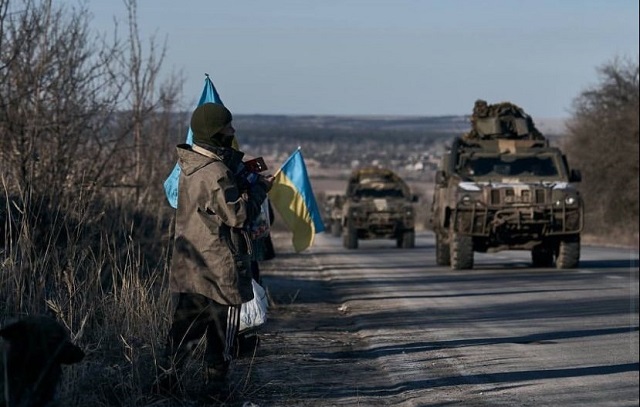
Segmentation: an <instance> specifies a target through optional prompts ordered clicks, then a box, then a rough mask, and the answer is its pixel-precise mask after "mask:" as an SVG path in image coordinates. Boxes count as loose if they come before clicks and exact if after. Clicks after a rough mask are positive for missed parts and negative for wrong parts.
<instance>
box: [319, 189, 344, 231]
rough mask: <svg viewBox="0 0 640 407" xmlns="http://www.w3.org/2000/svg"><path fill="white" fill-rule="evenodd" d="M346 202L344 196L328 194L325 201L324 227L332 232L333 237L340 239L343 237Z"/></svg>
mask: <svg viewBox="0 0 640 407" xmlns="http://www.w3.org/2000/svg"><path fill="white" fill-rule="evenodd" d="M343 202H344V194H341V193H335V192H334V193H328V194H327V195H326V196H325V200H324V205H323V209H324V213H323V219H324V226H325V229H326V230H329V231H331V235H333V236H335V237H339V236H341V235H342V204H343Z"/></svg>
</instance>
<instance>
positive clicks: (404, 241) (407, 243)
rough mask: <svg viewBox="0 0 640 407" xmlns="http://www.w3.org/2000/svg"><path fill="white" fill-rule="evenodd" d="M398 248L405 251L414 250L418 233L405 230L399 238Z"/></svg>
mask: <svg viewBox="0 0 640 407" xmlns="http://www.w3.org/2000/svg"><path fill="white" fill-rule="evenodd" d="M398 247H401V248H403V249H413V248H414V247H416V232H415V231H413V230H405V231H404V232H402V234H401V235H400V237H399V238H398Z"/></svg>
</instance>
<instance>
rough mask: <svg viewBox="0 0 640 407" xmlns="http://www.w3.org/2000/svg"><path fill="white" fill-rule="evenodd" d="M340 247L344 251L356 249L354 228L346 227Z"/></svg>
mask: <svg viewBox="0 0 640 407" xmlns="http://www.w3.org/2000/svg"><path fill="white" fill-rule="evenodd" d="M342 245H343V246H344V247H345V249H357V248H358V231H357V230H356V229H355V228H352V227H350V226H348V227H347V230H346V233H344V234H343V235H342Z"/></svg>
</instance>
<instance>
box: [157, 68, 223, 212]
mask: <svg viewBox="0 0 640 407" xmlns="http://www.w3.org/2000/svg"><path fill="white" fill-rule="evenodd" d="M204 76H205V78H204V88H203V89H202V95H200V101H199V102H198V106H200V105H203V104H205V103H219V104H221V105H222V104H224V103H222V99H220V95H219V94H218V91H217V90H216V88H215V86H213V82H211V79H210V78H209V74H207V73H206V74H204ZM234 141H235V140H234ZM186 143H187V144H191V145H193V132H192V131H191V126H189V131H188V132H187V141H186ZM179 180H180V166H179V165H178V164H176V165H175V166H174V167H173V171H171V174H169V177H168V178H167V179H166V180H165V181H164V193H165V195H166V196H167V200H168V201H169V205H171V206H172V207H173V208H177V207H178V181H179Z"/></svg>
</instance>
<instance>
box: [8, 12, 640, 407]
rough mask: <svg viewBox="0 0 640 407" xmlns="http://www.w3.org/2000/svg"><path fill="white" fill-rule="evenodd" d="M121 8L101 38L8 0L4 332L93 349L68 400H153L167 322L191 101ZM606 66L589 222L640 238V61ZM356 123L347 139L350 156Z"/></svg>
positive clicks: (69, 18)
mask: <svg viewBox="0 0 640 407" xmlns="http://www.w3.org/2000/svg"><path fill="white" fill-rule="evenodd" d="M123 3H124V7H126V8H127V10H128V11H129V20H127V21H125V22H124V23H123V26H122V27H118V29H117V30H116V31H114V33H108V34H105V35H98V34H96V33H94V32H92V31H91V30H90V28H89V27H90V21H91V16H90V15H89V14H88V13H87V11H86V10H85V9H83V8H82V7H80V6H75V7H71V6H68V5H65V4H66V3H60V2H53V1H50V0H0V162H1V166H0V182H1V184H0V192H1V197H0V325H4V324H5V323H6V322H8V321H10V320H13V319H16V318H19V317H21V316H24V315H28V314H35V313H50V314H55V316H56V317H57V318H58V319H59V320H60V321H62V322H63V323H64V324H65V325H66V326H67V327H68V328H69V330H70V332H71V334H72V339H73V341H74V342H76V343H77V344H79V345H80V346H81V347H82V348H83V349H84V350H85V351H86V353H87V355H88V356H87V358H86V359H85V361H83V363H81V364H78V365H74V366H69V367H66V368H65V371H66V372H67V373H68V374H66V375H65V382H64V383H63V387H62V394H61V396H62V398H63V399H64V401H65V402H64V403H63V404H64V405H68V406H73V405H78V406H86V405H95V406H101V405H147V404H151V401H150V400H151V399H150V398H149V397H150V395H149V391H148V389H149V386H150V385H151V382H152V381H153V379H154V376H155V370H154V360H155V358H156V357H157V355H159V354H160V352H162V348H163V346H164V344H163V341H164V337H165V333H166V330H167V329H168V324H169V318H170V311H169V310H170V298H169V294H168V290H167V284H166V280H167V272H168V268H167V264H168V262H167V260H168V258H169V257H170V255H171V253H170V242H171V232H172V230H171V224H172V216H173V210H171V208H170V207H169V206H168V204H167V203H166V200H165V197H164V190H163V189H162V184H163V182H164V179H165V178H166V176H167V175H168V174H169V172H170V171H171V168H172V167H173V165H174V163H175V155H174V151H175V150H174V145H175V144H177V143H178V142H180V141H182V139H183V138H184V136H185V134H186V127H185V123H187V122H188V110H189V109H190V108H191V106H188V107H184V106H180V105H179V104H178V103H177V101H178V100H180V99H181V98H180V93H181V77H180V75H179V74H174V75H172V76H171V77H170V78H169V79H164V80H162V81H161V80H160V71H161V68H162V64H163V59H164V53H165V50H166V48H165V46H164V45H163V44H162V43H159V42H158V41H157V40H156V39H155V38H152V39H151V40H150V41H149V42H148V43H142V42H141V40H140V38H139V35H138V30H137V19H136V0H125V1H124V2H123ZM61 4H62V5H61ZM120 32H124V33H125V35H124V36H123V37H122V36H119V33H120ZM602 73H603V77H602V81H601V83H599V84H598V85H596V86H595V87H593V88H592V89H591V88H590V89H588V90H586V91H585V92H584V93H583V94H581V95H580V96H579V97H578V98H577V102H576V110H575V114H574V117H573V122H572V125H571V128H570V135H569V136H570V138H569V139H568V140H569V141H570V142H569V147H570V151H571V155H570V160H571V162H572V164H573V166H574V167H576V168H580V169H582V172H583V178H584V182H583V190H584V194H585V198H586V200H587V208H588V211H589V212H588V223H587V224H588V227H589V228H590V230H591V231H592V232H597V233H599V234H602V235H603V236H605V235H610V236H614V235H615V236H629V237H630V238H632V239H633V238H635V239H636V241H637V234H638V62H637V61H635V62H628V61H627V62H624V63H621V62H617V61H616V62H614V63H611V64H607V65H605V67H604V68H603V69H602ZM163 78H166V76H163ZM464 103H466V104H469V101H466V102H464ZM518 103H524V102H522V101H519V102H518ZM365 131H366V132H370V131H371V130H369V129H367V130H363V131H362V132H361V133H360V136H361V137H367V135H366V134H367V133H365ZM245 132H246V134H247V135H248V138H247V142H249V141H251V148H252V149H253V151H259V150H260V149H261V148H263V147H261V146H260V145H257V144H256V142H254V141H253V140H257V139H259V137H255V138H253V139H252V138H251V128H250V126H249V127H247V128H246V130H245ZM354 132H355V133H356V134H357V133H358V131H357V130H351V131H350V132H349V138H348V139H349V140H352V141H351V142H349V141H345V142H344V143H343V142H342V141H340V142H339V143H337V144H338V145H344V146H345V147H344V148H345V149H346V150H349V151H351V149H353V148H354V147H353V146H354V145H355V144H353V140H358V136H354V135H353V133H354ZM256 134H258V133H256ZM335 134H337V135H339V134H342V133H339V132H337V133H335ZM323 137H324V138H323ZM336 137H337V136H336ZM309 138H310V139H312V138H318V136H317V134H314V135H313V136H311V135H310V136H309ZM320 138H323V139H324V140H330V142H331V143H334V144H336V143H335V138H334V137H327V134H326V131H323V132H322V135H321V136H320ZM385 139H386V138H385ZM328 142H329V141H328ZM375 142H376V143H378V144H376V148H379V146H380V145H382V144H381V143H383V141H382V139H376V141H375ZM264 148H267V147H266V146H265V147H264ZM394 148H395V149H400V147H397V146H396V147H394ZM311 151H312V154H310V155H307V157H308V158H313V150H311ZM335 154H336V155H339V154H340V151H338V150H336V151H335ZM318 156H319V157H320V154H319V155H318ZM319 159H320V158H319ZM618 240H619V239H618ZM154 405H160V404H157V402H156V403H155V404H154Z"/></svg>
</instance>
